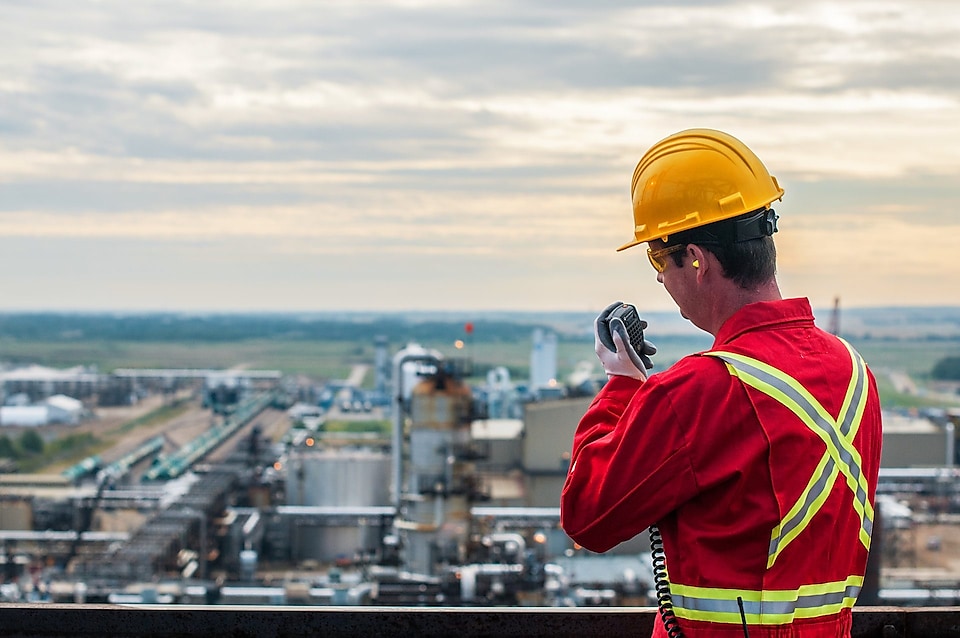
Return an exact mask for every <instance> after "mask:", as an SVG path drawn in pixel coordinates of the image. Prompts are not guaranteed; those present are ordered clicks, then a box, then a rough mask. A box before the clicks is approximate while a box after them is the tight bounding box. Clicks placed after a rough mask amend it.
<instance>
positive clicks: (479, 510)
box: [0, 340, 960, 606]
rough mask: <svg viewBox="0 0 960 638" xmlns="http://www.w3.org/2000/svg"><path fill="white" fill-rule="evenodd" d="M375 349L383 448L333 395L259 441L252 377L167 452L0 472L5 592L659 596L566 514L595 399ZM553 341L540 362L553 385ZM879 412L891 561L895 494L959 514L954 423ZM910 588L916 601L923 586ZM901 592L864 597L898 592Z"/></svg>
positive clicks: (395, 598)
mask: <svg viewBox="0 0 960 638" xmlns="http://www.w3.org/2000/svg"><path fill="white" fill-rule="evenodd" d="M541 346H542V343H541ZM384 348H385V344H384V343H383V342H382V340H379V341H378V342H377V350H376V352H377V363H376V366H375V368H374V369H375V374H376V377H377V382H376V384H377V385H378V386H380V388H379V389H376V388H375V389H374V391H373V392H374V393H384V394H387V395H389V396H391V397H392V399H391V403H390V405H389V406H387V410H386V414H388V415H389V418H390V419H391V433H390V435H389V439H387V438H383V437H377V436H350V435H347V434H340V435H337V434H334V433H330V432H324V431H323V430H322V423H323V418H324V413H325V410H327V409H330V410H335V409H337V406H336V404H335V403H333V402H332V403H331V404H330V405H328V406H327V407H325V408H324V407H321V406H318V405H314V406H308V407H310V409H309V410H307V409H305V407H304V406H303V405H299V406H296V407H295V409H292V410H290V412H289V417H288V422H289V423H290V424H291V427H292V424H294V423H296V424H297V427H296V428H293V429H290V430H289V432H288V433H287V435H286V436H284V437H283V439H282V441H279V442H278V441H271V440H268V439H267V438H266V437H265V436H264V433H263V430H262V428H263V425H264V423H265V421H266V420H267V417H266V415H267V414H274V415H277V414H283V412H280V411H281V410H287V409H289V408H290V407H291V405H292V398H291V397H290V396H289V394H288V393H287V392H286V391H285V390H286V388H285V386H284V384H282V383H281V379H280V377H279V376H278V375H274V374H272V373H270V371H259V372H257V371H254V372H253V373H252V374H251V375H250V377H248V378H246V379H244V380H241V381H237V382H234V381H230V382H228V383H201V384H199V385H198V389H199V391H201V392H205V393H206V394H205V395H204V396H209V392H208V391H209V390H210V389H211V388H224V387H230V388H242V390H243V391H242V392H238V393H236V395H235V396H233V395H229V394H219V395H218V397H219V399H218V400H217V401H208V400H207V399H206V398H205V399H203V401H204V405H205V406H206V409H208V410H209V411H210V414H211V419H210V424H209V427H208V428H206V429H205V430H204V431H203V432H202V433H200V434H198V435H197V436H195V438H193V439H192V440H190V441H189V442H188V443H187V444H184V445H182V446H179V447H178V448H176V449H170V447H169V441H168V440H167V439H166V438H165V437H164V436H158V437H154V438H151V439H149V440H145V441H143V442H142V444H140V445H139V446H137V447H135V448H133V449H131V450H129V451H128V452H127V453H126V454H124V455H123V456H121V457H119V458H114V459H113V460H112V461H110V462H105V461H104V460H103V459H102V458H100V457H99V456H96V457H89V458H87V459H84V460H83V461H82V462H80V463H77V464H76V465H75V466H72V467H70V468H67V469H66V470H64V472H63V473H62V474H61V475H59V476H56V475H48V476H45V477H30V476H28V475H16V474H5V475H0V527H2V528H3V531H2V532H0V549H2V554H0V561H2V564H3V565H4V567H3V569H5V570H6V571H5V572H4V573H5V574H6V575H7V580H8V582H10V583H18V582H23V578H24V575H25V574H31V573H33V574H36V577H35V578H34V579H33V582H32V583H28V584H26V585H25V587H24V588H23V589H21V590H20V591H19V593H15V591H14V590H12V589H11V588H9V587H8V588H7V589H6V590H5V591H6V592H7V593H6V594H4V595H6V596H7V597H8V598H15V596H20V599H21V600H25V599H38V600H45V601H54V602H76V601H85V602H169V603H179V604H204V605H207V604H218V605H222V604H244V605H250V604H270V605H276V604H283V605H298V604H308V605H331V604H332V605H358V606H359V605H399V604H403V605H418V606H449V605H457V606H459V605H535V606H614V605H645V604H650V603H651V601H652V597H651V587H652V575H651V569H650V562H649V555H648V554H649V544H648V539H646V538H643V537H638V538H636V539H634V540H631V541H629V542H627V543H624V544H622V545H620V546H618V547H617V548H615V549H614V550H613V551H611V552H609V553H607V554H605V555H603V556H600V555H596V554H592V553H591V552H588V551H586V550H583V549H581V548H579V547H577V546H575V545H574V544H573V543H572V542H571V541H570V539H569V538H567V537H566V535H565V534H564V533H563V532H562V530H560V528H559V525H558V523H559V509H558V502H559V494H560V491H561V488H562V485H563V482H564V479H565V476H566V473H567V469H568V465H569V461H570V458H569V450H570V441H571V440H572V437H573V432H574V430H575V427H576V424H577V422H578V421H579V418H580V416H581V415H582V414H583V413H584V411H585V410H586V409H587V406H588V405H589V403H590V401H591V400H592V396H589V395H586V396H549V395H548V396H540V397H537V396H534V395H533V394H531V393H529V392H527V391H525V390H524V389H522V388H520V387H519V386H520V385H521V384H514V383H512V382H511V380H510V378H509V374H508V373H506V371H505V370H492V371H491V373H490V374H488V375H487V379H486V384H482V385H479V386H476V387H471V386H469V385H468V384H467V383H466V381H465V378H464V377H463V375H462V373H461V371H462V370H463V368H464V366H463V365H462V364H460V363H459V362H457V361H452V360H448V359H446V358H445V357H443V356H442V355H441V354H440V353H438V352H436V351H432V350H429V349H426V348H423V347H420V346H419V345H417V344H408V345H407V346H406V347H404V348H402V349H401V350H399V351H398V352H396V353H395V354H394V355H393V356H392V357H386V356H385V353H384V352H383V349H384ZM550 351H551V350H550V346H549V345H547V347H546V349H545V352H546V353H547V354H546V355H544V354H543V351H542V352H541V354H539V355H538V356H539V357H541V358H543V357H546V359H547V360H545V361H541V365H542V366H543V367H544V368H545V369H546V370H548V371H549V370H551V369H552V370H553V374H552V377H551V378H555V376H556V374H555V361H554V362H551V361H549V358H550V356H551V355H550V354H549V353H550ZM552 356H554V357H555V350H554V351H553V355H552ZM551 366H552V368H551ZM118 378H124V379H129V380H131V381H132V382H133V385H134V386H137V387H141V386H146V385H149V384H151V383H155V384H157V385H158V386H160V387H163V386H169V385H170V384H177V383H189V382H197V380H201V381H202V380H204V379H214V378H216V379H221V380H222V378H223V377H221V376H219V375H214V376H211V375H209V374H205V371H184V370H179V371H162V370H150V371H134V370H126V371H121V374H120V375H119V376H118ZM191 380H192V381H191ZM533 385H534V384H533V383H532V380H531V384H530V386H527V388H528V389H529V387H532V386H533ZM338 387H341V389H342V387H346V386H338ZM214 403H216V407H214ZM318 408H319V410H318ZM308 416H309V417H310V419H316V420H310V419H307V417H308ZM885 422H888V423H889V426H888V428H887V431H886V432H885V440H884V459H883V471H882V473H881V478H882V481H883V486H882V490H881V491H882V493H883V496H884V499H885V502H886V505H882V508H883V509H885V510H886V512H887V517H886V518H885V519H883V521H884V522H883V525H884V530H883V532H884V533H882V534H879V535H878V538H881V537H883V538H884V541H883V542H884V543H885V544H886V546H887V547H888V550H887V551H886V552H885V555H890V556H893V555H896V556H899V557H901V558H902V557H903V556H904V555H905V551H906V550H905V549H903V547H904V543H906V542H907V541H909V540H910V537H909V535H906V534H902V533H899V532H898V531H896V530H900V529H902V528H903V526H904V525H905V524H907V525H911V524H912V523H909V521H910V519H909V517H908V518H906V519H905V518H904V516H902V515H896V512H900V513H902V512H903V511H904V510H903V508H902V507H901V506H900V505H899V503H900V502H901V500H902V499H903V497H904V495H920V496H922V497H923V498H926V499H928V501H929V500H931V499H936V500H935V502H937V503H938V504H940V505H941V506H942V511H943V512H944V513H949V512H951V511H960V498H958V494H957V492H958V491H960V490H957V488H956V486H957V484H958V482H957V481H956V480H955V474H956V472H957V470H955V469H953V468H954V466H955V462H952V461H951V459H953V458H954V452H953V450H955V443H954V441H955V440H954V438H953V437H954V436H955V430H954V428H953V422H952V421H950V420H949V419H946V420H944V421H942V422H934V421H930V420H928V419H921V418H917V417H913V418H911V419H907V418H906V417H903V418H901V417H900V416H896V415H890V416H889V417H886V416H885ZM304 423H309V424H310V425H309V427H307V426H305V425H304ZM891 508H893V509H891ZM907 511H909V510H907ZM905 520H906V521H907V523H905V522H904V521H905ZM887 527H889V528H890V531H887ZM890 548H892V549H890ZM913 585H915V586H914V587H912V588H910V591H911V592H912V593H911V594H910V595H911V596H915V597H916V596H921V597H922V596H923V592H924V591H927V590H926V589H925V588H924V585H923V583H913ZM903 591H905V590H904V588H899V589H897V592H901V593H894V591H893V590H892V589H888V590H886V593H885V590H883V589H878V590H876V591H875V592H874V595H875V596H876V597H877V599H878V600H882V599H883V596H884V595H887V596H889V597H890V598H889V600H891V601H892V600H895V598H894V597H895V596H900V595H902V592H903ZM918 592H920V593H918Z"/></svg>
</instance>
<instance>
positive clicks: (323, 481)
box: [287, 450, 390, 507]
mask: <svg viewBox="0 0 960 638" xmlns="http://www.w3.org/2000/svg"><path fill="white" fill-rule="evenodd" d="M287 504H288V505H310V506H342V507H346V506H351V507H367V506H377V505H389V504H390V455H389V454H386V453H383V452H376V451H373V450H352V451H347V450H335V451H334V450H316V451H314V450H310V451H304V450H298V451H296V452H295V453H293V454H292V455H291V456H290V462H289V463H288V464H287Z"/></svg>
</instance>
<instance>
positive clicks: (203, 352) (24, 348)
mask: <svg viewBox="0 0 960 638" xmlns="http://www.w3.org/2000/svg"><path fill="white" fill-rule="evenodd" d="M655 343H656V344H657V347H658V348H659V352H658V354H657V355H656V356H655V357H654V361H655V363H656V364H657V369H662V368H663V367H666V366H669V365H670V364H671V363H673V362H674V361H676V360H677V359H679V358H680V357H682V356H684V355H686V354H689V353H691V352H696V351H699V350H702V349H704V348H707V347H709V346H710V343H711V340H710V338H709V337H706V336H690V337H677V336H666V337H661V338H660V339H656V340H655ZM852 343H853V345H854V347H856V348H857V349H858V350H859V351H860V352H861V353H862V354H863V356H864V358H865V359H866V360H867V363H868V364H869V365H870V367H871V369H873V371H874V372H875V373H876V375H877V378H878V383H879V385H880V389H881V395H882V397H883V399H884V406H885V407H897V406H902V407H924V406H927V405H930V404H931V402H930V401H928V400H926V399H923V398H922V397H919V398H918V397H915V396H905V395H901V394H899V393H897V392H896V391H895V389H894V388H893V385H892V384H891V383H890V382H889V380H888V379H887V377H886V372H887V371H888V370H901V371H903V372H906V373H907V374H909V375H910V376H911V377H912V378H913V379H914V380H915V381H916V382H917V383H918V384H923V383H925V382H927V381H928V380H929V376H930V371H931V369H932V368H933V366H934V364H935V363H936V362H937V361H938V360H939V359H941V358H943V357H946V356H960V339H947V340H925V339H923V340H921V339H917V340H909V339H903V340H871V339H864V340H852ZM403 345H404V344H403V343H390V344H389V346H388V347H389V350H390V352H391V353H393V352H396V351H397V350H398V349H400V348H401V347H402V346H403ZM421 345H423V346H425V347H428V348H432V349H435V350H438V351H439V352H441V353H442V354H443V355H444V356H446V357H465V358H468V359H471V360H472V361H473V364H474V371H475V372H474V374H475V376H474V378H472V379H471V381H481V380H482V379H483V378H484V375H485V373H486V370H488V369H490V368H493V367H496V366H504V367H506V368H507V369H508V370H509V371H510V375H511V378H512V379H513V380H514V381H515V382H522V381H524V380H525V379H526V378H527V377H528V376H529V369H530V350H531V346H532V343H531V341H529V340H526V339H514V340H503V339H498V340H490V341H476V342H468V343H467V344H466V346H465V347H464V348H463V349H460V350H458V349H456V348H455V347H454V345H453V343H452V342H447V341H433V342H432V341H429V340H425V341H423V342H422V343H421ZM0 361H2V362H4V363H8V364H9V363H37V364H41V365H46V366H50V367H70V366H76V365H83V366H93V367H95V368H96V369H97V370H98V371H99V372H102V373H109V372H111V371H113V370H115V369H117V368H215V369H221V368H231V367H235V366H242V367H245V368H248V369H268V370H280V371H281V372H283V373H285V374H289V375H303V376H305V377H308V378H311V379H313V380H314V381H316V382H324V381H327V380H331V379H342V378H345V377H346V376H347V375H348V373H349V370H350V368H351V366H353V365H355V364H358V363H365V364H372V363H373V361H374V346H373V343H372V340H371V342H370V343H366V342H361V341H335V340H315V341H311V340H304V339H282V338H272V339H247V340H238V341H222V342H200V341H172V342H140V341H112V340H83V339H78V340H70V341H60V340H51V341H40V340H37V341H31V340H21V339H11V338H4V339H0ZM582 361H587V362H591V363H593V362H595V361H596V357H595V355H594V353H593V342H592V341H588V340H586V339H580V340H569V339H567V340H563V339H562V340H561V341H560V342H559V343H558V348H557V365H558V374H559V376H560V378H561V379H564V378H565V377H566V376H567V375H569V374H570V372H572V371H573V370H574V369H575V368H576V366H577V364H578V363H580V362H582ZM596 370H597V372H599V366H597V367H596ZM369 376H370V375H368V381H369ZM933 404H934V405H937V404H938V403H937V402H933ZM957 404H960V397H958V402H957Z"/></svg>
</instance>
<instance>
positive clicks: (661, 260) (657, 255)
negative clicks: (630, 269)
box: [647, 244, 687, 272]
mask: <svg viewBox="0 0 960 638" xmlns="http://www.w3.org/2000/svg"><path fill="white" fill-rule="evenodd" d="M686 247H687V245H686V244H676V245H674V246H667V247H666V248H659V249H657V250H654V249H652V248H647V258H648V259H649V260H650V265H651V266H653V268H654V270H656V271H657V272H663V271H664V270H666V269H667V260H666V256H667V255H672V254H673V253H676V252H680V251H681V250H683V249H684V248H686Z"/></svg>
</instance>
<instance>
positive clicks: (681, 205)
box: [617, 129, 783, 250]
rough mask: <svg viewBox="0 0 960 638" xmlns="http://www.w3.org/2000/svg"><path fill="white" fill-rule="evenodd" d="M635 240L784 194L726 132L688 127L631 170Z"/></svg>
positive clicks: (767, 203) (723, 216)
mask: <svg viewBox="0 0 960 638" xmlns="http://www.w3.org/2000/svg"><path fill="white" fill-rule="evenodd" d="M630 191H631V195H632V196H633V221H634V224H635V225H634V238H633V241H631V242H629V243H627V244H624V245H623V246H621V247H620V248H618V249H617V250H624V249H625V248H630V247H631V246H636V245H637V244H641V243H643V242H646V241H650V240H652V239H661V240H663V241H667V239H668V237H669V236H670V235H674V234H676V233H679V232H682V231H684V230H689V229H691V228H698V227H700V226H704V225H706V224H711V223H713V222H717V221H721V220H724V219H730V218H731V217H737V216H738V215H742V214H744V213H748V212H752V211H755V210H759V209H763V208H769V206H770V203H771V202H772V201H773V200H775V199H780V198H781V197H783V189H782V188H780V185H779V184H777V178H775V177H774V176H772V175H771V174H770V173H768V172H767V169H766V167H764V165H763V163H762V162H761V161H760V159H759V158H758V157H757V156H756V155H755V154H754V153H753V151H751V150H750V149H749V148H747V146H746V145H745V144H744V143H743V142H741V141H740V140H738V139H737V138H735V137H733V136H732V135H728V134H727V133H723V132H721V131H715V130H712V129H688V130H686V131H680V132H679V133H675V134H673V135H671V136H670V137H667V138H665V139H663V140H660V141H659V142H657V143H656V144H654V145H653V147H652V148H651V149H650V150H649V151H647V152H646V154H645V155H644V156H643V158H641V159H640V163H639V164H637V169H636V170H635V171H634V173H633V184H632V185H631V187H630Z"/></svg>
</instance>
